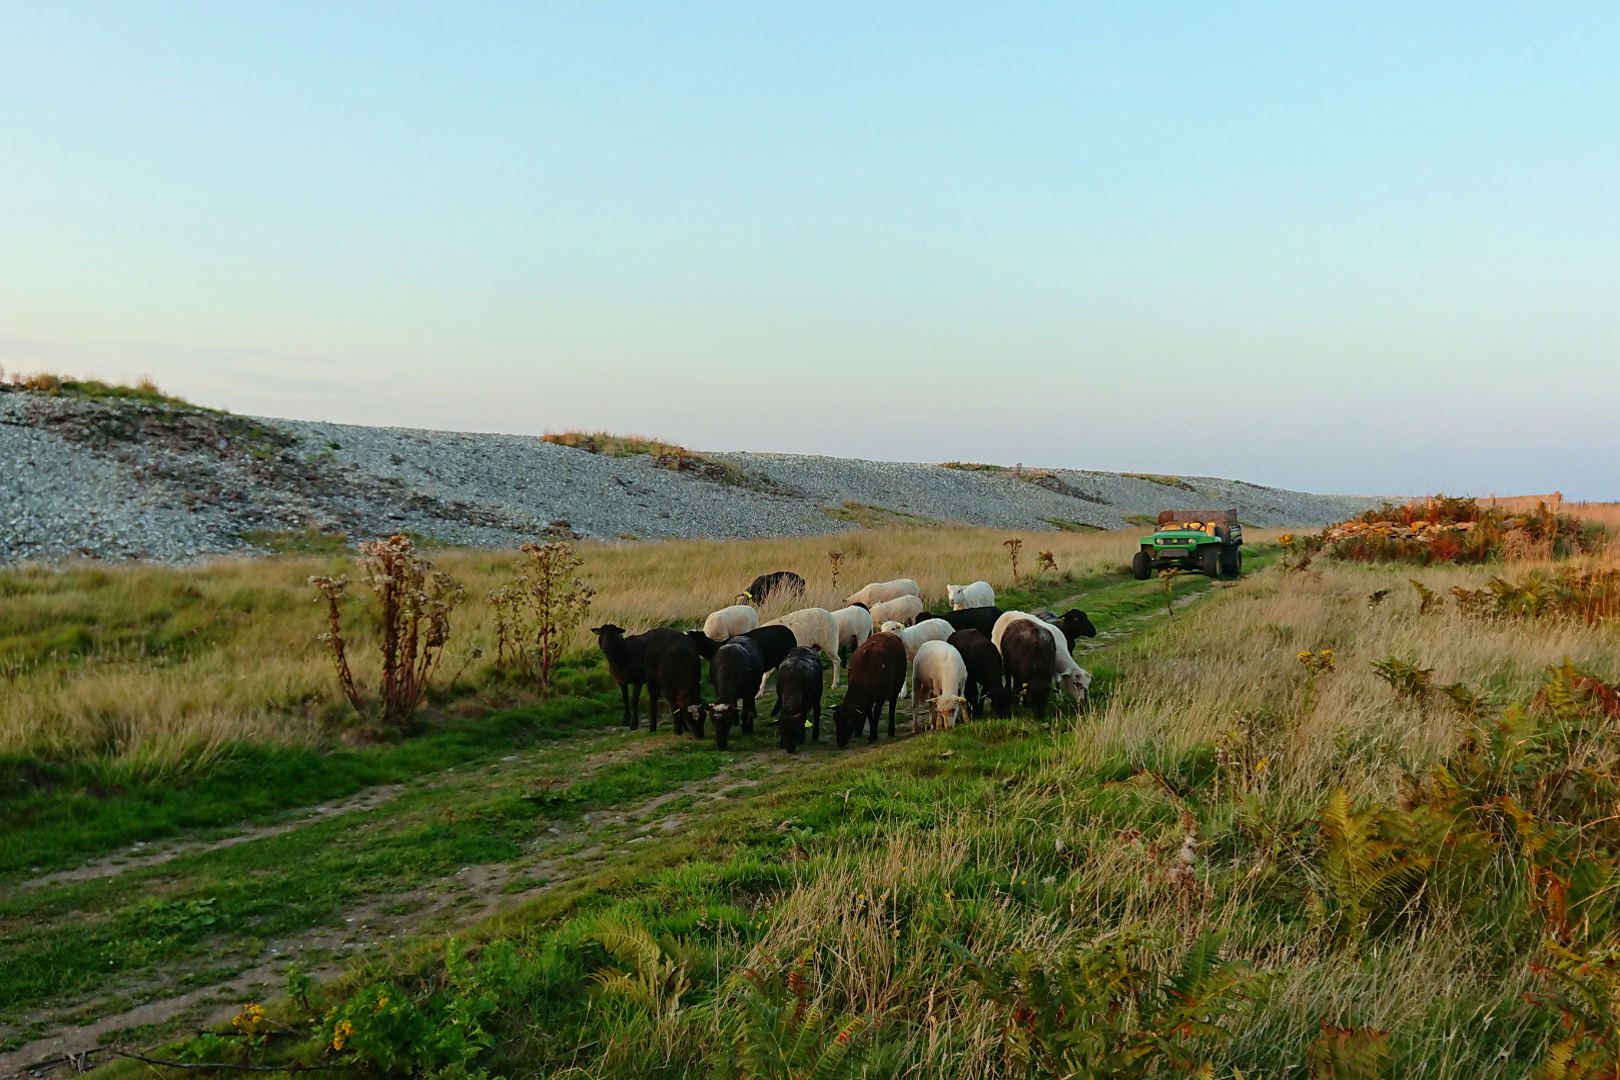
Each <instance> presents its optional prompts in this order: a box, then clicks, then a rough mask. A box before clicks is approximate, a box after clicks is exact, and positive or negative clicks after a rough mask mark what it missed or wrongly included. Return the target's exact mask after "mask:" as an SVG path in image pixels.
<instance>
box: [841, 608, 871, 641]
mask: <svg viewBox="0 0 1620 1080" xmlns="http://www.w3.org/2000/svg"><path fill="white" fill-rule="evenodd" d="M832 614H833V618H835V619H837V620H838V647H839V648H843V647H844V646H845V645H848V646H849V647H850V648H851V649H858V648H860V647H861V644H862V643H863V642H865V641H866V639H867V638H869V637H871V636H872V613H871V612H870V611H868V610H866V609H865V608H863V607H858V606H856V605H854V604H851V605H850V606H849V607H845V608H839V609H838V610H837V611H835V612H833V613H832Z"/></svg>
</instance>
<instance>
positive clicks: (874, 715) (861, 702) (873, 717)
mask: <svg viewBox="0 0 1620 1080" xmlns="http://www.w3.org/2000/svg"><path fill="white" fill-rule="evenodd" d="M909 667H910V665H909V664H908V663H907V661H906V647H905V645H904V644H902V643H901V641H900V639H899V638H897V637H895V636H894V635H893V634H873V635H872V636H871V637H869V638H867V639H866V641H865V643H864V644H862V645H861V647H860V648H858V649H856V650H855V653H854V655H853V656H851V657H850V658H849V690H848V691H847V692H846V693H845V694H844V700H843V701H840V702H839V703H838V706H837V708H835V709H833V729H834V731H836V732H837V735H838V745H839V746H848V745H849V737H850V736H851V735H853V734H855V732H856V731H858V730H860V728H861V725H863V724H865V725H868V728H869V733H868V735H867V737H866V741H867V742H877V736H878V717H879V716H880V715H881V714H882V712H883V703H884V702H885V701H887V702H888V703H889V737H890V738H893V737H894V707H895V701H896V699H898V698H899V696H900V688H901V686H903V685H904V684H905V681H906V671H907V669H908V668H909Z"/></svg>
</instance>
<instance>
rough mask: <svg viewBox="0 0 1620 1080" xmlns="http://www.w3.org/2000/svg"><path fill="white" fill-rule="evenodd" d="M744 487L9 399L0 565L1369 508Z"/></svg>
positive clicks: (907, 486)
mask: <svg viewBox="0 0 1620 1080" xmlns="http://www.w3.org/2000/svg"><path fill="white" fill-rule="evenodd" d="M712 457H713V458H714V459H716V460H718V461H722V462H725V463H727V464H729V465H732V466H735V467H736V468H737V469H740V470H742V472H743V473H745V474H746V476H747V478H746V482H745V484H743V485H738V484H735V483H730V484H728V483H720V482H718V481H717V480H714V479H710V478H707V477H705V476H703V475H699V474H694V473H691V472H677V471H674V470H672V469H670V468H667V467H661V466H660V465H659V464H658V463H657V462H655V461H654V460H652V459H651V458H648V457H645V456H643V457H630V458H609V457H602V456H598V455H595V454H591V453H587V452H585V451H582V450H575V449H570V448H567V447H562V446H556V445H553V444H551V443H547V442H544V441H543V440H541V439H538V438H533V437H527V436H517V435H478V434H464V433H459V432H446V431H424V430H417V429H410V428H369V427H357V426H353V425H347V424H324V423H314V422H310V421H301V420H272V419H264V418H253V417H239V416H232V415H228V414H222V413H212V412H208V411H206V410H201V409H191V408H184V407H167V406H154V405H146V404H140V403H135V402H127V401H126V402H101V401H86V400H81V399H76V398H70V397H49V396H45V395H41V394H35V393H29V392H24V391H18V390H10V389H9V388H8V389H7V390H6V392H4V393H0V562H15V561H18V560H22V559H51V558H61V557H71V556H75V555H78V556H88V557H94V558H145V559H158V560H164V561H175V560H186V559H193V558H197V557H200V556H206V555H213V554H225V553H230V552H250V551H254V550H257V549H256V548H254V547H253V546H252V545H251V544H249V543H248V542H247V541H246V540H245V539H244V538H243V534H244V533H247V532H251V531H255V530H269V531H282V530H298V529H306V528H314V529H320V530H323V531H327V532H332V531H342V532H345V533H347V534H349V535H350V536H375V535H386V534H388V533H394V532H402V531H408V532H415V533H418V534H420V535H423V536H427V537H433V538H435V539H439V540H444V541H447V542H450V543H455V544H470V545H482V546H491V547H511V546H515V545H516V544H518V543H521V542H523V541H525V540H533V539H537V538H543V537H545V536H547V535H551V536H573V535H583V536H590V537H598V538H603V539H614V538H620V537H625V538H629V537H635V538H655V537H722V538H723V537H741V536H761V535H786V534H812V533H827V532H834V531H838V530H840V529H844V528H848V527H849V526H848V524H847V523H845V522H843V521H839V520H836V519H834V518H832V517H830V516H829V515H828V513H827V508H839V507H842V506H844V504H845V503H847V502H848V503H860V504H865V505H869V506H876V507H882V508H885V509H887V510H891V511H898V512H902V513H907V514H915V515H919V516H922V517H929V518H939V519H945V520H954V521H964V522H971V523H975V524H983V525H993V526H997V527H1001V528H1019V529H1032V530H1034V529H1049V528H1053V527H1054V526H1053V525H1051V524H1049V523H1048V522H1049V521H1050V522H1057V521H1061V522H1075V523H1083V524H1087V525H1094V526H1099V527H1103V528H1118V527H1120V526H1122V525H1124V524H1125V521H1124V516H1125V515H1130V514H1148V513H1154V512H1156V511H1158V510H1160V509H1162V508H1164V507H1167V506H1172V505H1183V504H1187V505H1192V504H1210V505H1214V506H1219V507H1225V506H1236V507H1238V508H1239V511H1240V512H1241V513H1242V515H1243V519H1244V520H1245V521H1250V522H1253V523H1255V524H1258V525H1284V524H1286V525H1313V524H1324V523H1327V522H1329V521H1334V520H1338V519H1340V518H1343V517H1345V516H1346V515H1347V514H1349V513H1351V512H1354V511H1357V510H1360V509H1363V508H1366V507H1367V506H1370V505H1373V504H1374V502H1375V500H1370V499H1366V498H1359V497H1351V496H1323V495H1311V494H1306V493H1302V492H1293V491H1284V490H1280V489H1276V488H1265V487H1259V486H1256V485H1253V484H1245V483H1242V482H1240V481H1231V480H1217V479H1213V478H1205V477H1186V478H1180V479H1179V480H1178V481H1177V486H1167V485H1166V484H1164V483H1159V482H1154V481H1153V480H1148V479H1144V478H1139V477H1128V476H1122V475H1120V474H1117V473H1102V472H1085V471H1071V470H1054V471H1051V472H1044V473H1042V472H1026V474H1025V475H1023V476H1019V475H1015V474H1014V473H1013V472H1011V471H982V472H969V471H963V470H957V469H947V468H944V467H942V466H938V465H926V464H915V463H904V462H883V461H862V460H858V459H843V458H824V457H808V456H798V455H782V454H715V455H712Z"/></svg>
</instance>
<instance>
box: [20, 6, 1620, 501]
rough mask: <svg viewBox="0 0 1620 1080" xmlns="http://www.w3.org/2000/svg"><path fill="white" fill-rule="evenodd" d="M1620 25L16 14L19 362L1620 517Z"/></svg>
mask: <svg viewBox="0 0 1620 1080" xmlns="http://www.w3.org/2000/svg"><path fill="white" fill-rule="evenodd" d="M1616 57H1620V5H1615V4H1612V3H1605V4H1591V5H1582V4H1559V5H1523V4H1515V5H1494V4H1478V3H1474V4H1456V5H1427V6H1419V5H1411V4H1387V5H1371V4H1363V5H1340V6H1337V7H1335V8H1330V7H1329V6H1327V5H1301V4H1276V5H1265V6H1261V5H1202V6H1195V5H1188V4H1165V5H1150V4H1109V5H1102V4H1097V5H1078V4H1073V5H1071V4H1062V5H1056V4H1055V5H1050V6H1012V5H983V6H982V7H981V6H970V5H960V6H959V5H948V4H930V5H921V4H918V5H884V6H881V7H874V6H873V5H869V4H847V5H835V4H826V3H823V4H815V5H803V6H801V7H799V8H789V7H787V6H784V5H777V4H741V3H739V4H733V5H714V4H685V5H671V4H653V3H648V4H638V5H630V4H606V3H602V4H595V3H593V4H575V5H568V6H561V5H556V6H553V5H540V4H511V5H496V4H448V3H447V4H442V5H420V4H401V3H394V2H389V3H374V4H339V3H330V2H322V3H308V4H298V3H290V2H285V0H277V2H274V3H246V2H236V0H233V2H230V3H222V2H216V3H208V4H183V3H161V4H159V3H148V4H136V3H126V2H117V3H101V4H91V3H78V2H69V0H60V2H53V3H27V4H24V3H11V4H5V5H0V363H3V364H4V365H5V366H6V367H7V368H8V369H10V370H19V369H21V370H35V369H41V368H46V369H52V370H65V371H71V372H76V373H85V374H92V375H100V376H102V377H112V378H127V377H130V376H133V375H136V374H140V373H148V374H150V375H152V376H154V377H155V378H156V379H157V380H158V382H159V383H160V384H161V385H162V386H164V387H165V388H166V389H170V390H172V391H174V392H178V393H181V394H183V395H185V396H187V397H190V398H191V399H193V400H195V401H199V402H202V403H205V404H209V405H216V406H221V407H225V408H230V409H233V410H237V411H242V412H257V413H267V414H271V415H283V416H296V417H307V418H318V419H330V420H342V421H353V422H360V423H374V424H405V425H422V426H431V427H445V428H458V429H469V430H497V431H512V432H532V433H538V432H541V431H544V430H559V429H563V428H572V427H592V428H597V427H601V428H608V429H612V430H616V431H629V432H640V433H647V434H656V435H659V436H662V437H664V438H669V439H673V440H676V441H679V442H683V443H686V444H688V445H691V446H695V447H702V448H713V449H759V450H784V451H806V452H819V453H834V454H845V455H857V456H868V457H881V458H904V459H910V460H924V461H939V460H946V459H952V458H957V459H964V460H989V461H998V462H1005V463H1011V462H1014V461H1023V462H1025V463H1028V464H1045V465H1066V466H1077V467H1090V468H1118V469H1134V470H1143V471H1153V472H1177V473H1215V474H1219V475H1224V476H1234V477H1240V478H1243V479H1249V480H1254V481H1258V482H1266V483H1278V484H1285V485H1288V486H1293V487H1301V488H1310V489H1315V490H1335V491H1360V492H1409V491H1429V490H1446V491H1453V492H1471V493H1487V492H1491V491H1498V492H1502V493H1507V492H1511V491H1543V490H1550V489H1553V488H1561V489H1563V490H1564V491H1565V493H1566V494H1568V495H1570V496H1571V497H1588V498H1610V499H1613V498H1620V479H1617V470H1616V468H1615V462H1616V458H1617V456H1620V436H1617V435H1616V434H1615V427H1616V424H1617V418H1616V414H1617V412H1620V66H1617V61H1616Z"/></svg>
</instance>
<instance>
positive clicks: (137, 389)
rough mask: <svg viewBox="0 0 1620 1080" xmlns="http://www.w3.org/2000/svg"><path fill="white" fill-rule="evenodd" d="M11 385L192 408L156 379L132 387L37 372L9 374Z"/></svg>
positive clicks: (95, 398)
mask: <svg viewBox="0 0 1620 1080" xmlns="http://www.w3.org/2000/svg"><path fill="white" fill-rule="evenodd" d="M10 387H11V388H14V389H17V390H24V391H31V392H33V393H36V394H50V395H52V396H60V397H77V398H85V399H87V400H90V401H139V402H143V403H145V404H147V405H168V406H175V405H179V406H184V407H186V408H188V409H189V408H195V406H193V405H191V404H190V403H189V402H187V401H186V400H185V399H184V398H180V397H175V396H174V395H173V394H165V393H164V392H163V391H162V390H159V389H158V386H157V384H156V383H155V382H153V381H152V380H151V379H146V378H143V379H141V380H140V381H138V382H137V383H135V385H133V386H128V385H125V384H122V383H106V382H102V381H101V380H99V379H75V378H71V377H69V376H66V375H52V374H49V373H46V372H40V373H37V374H33V375H22V374H15V375H12V376H11V382H10ZM4 389H7V387H6V385H5V384H0V390H4Z"/></svg>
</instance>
